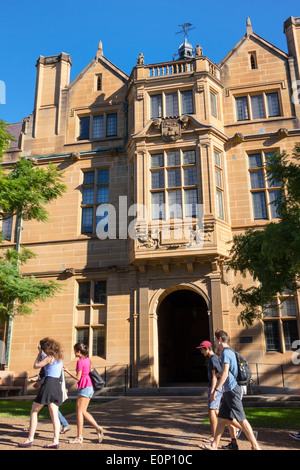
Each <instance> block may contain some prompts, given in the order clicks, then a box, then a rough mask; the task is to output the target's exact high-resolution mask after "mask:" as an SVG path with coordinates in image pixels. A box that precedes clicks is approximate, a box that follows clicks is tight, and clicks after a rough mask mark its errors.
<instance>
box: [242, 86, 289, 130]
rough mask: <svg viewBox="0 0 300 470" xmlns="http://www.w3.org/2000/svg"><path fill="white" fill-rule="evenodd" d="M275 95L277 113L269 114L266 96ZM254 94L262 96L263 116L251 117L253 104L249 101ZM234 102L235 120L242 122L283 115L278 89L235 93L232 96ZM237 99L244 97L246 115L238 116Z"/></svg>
mask: <svg viewBox="0 0 300 470" xmlns="http://www.w3.org/2000/svg"><path fill="white" fill-rule="evenodd" d="M273 94H274V95H275V94H276V95H277V103H278V108H279V114H274V115H270V110H269V107H268V96H269V95H273ZM255 96H260V97H262V105H263V111H264V116H260V117H255V118H253V105H252V102H251V97H255ZM233 97H234V104H235V108H234V109H235V121H236V122H239V123H242V122H248V121H261V120H265V119H274V118H275V119H277V118H280V117H282V116H283V107H282V101H281V93H280V89H279V88H276V89H269V90H257V91H251V92H249V93H247V92H246V93H238V94H235V95H234V96H233ZM239 99H246V108H245V109H246V115H247V117H245V118H241V119H239V116H238V108H237V106H238V105H237V103H238V101H237V100H239Z"/></svg>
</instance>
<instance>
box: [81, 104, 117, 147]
mask: <svg viewBox="0 0 300 470" xmlns="http://www.w3.org/2000/svg"><path fill="white" fill-rule="evenodd" d="M112 115H113V116H115V119H116V126H115V128H116V132H115V133H113V134H108V133H107V132H108V116H112ZM96 116H103V135H102V136H96V137H95V136H94V126H93V124H94V123H93V120H94V117H96ZM88 118H89V120H88V123H89V124H88V129H89V130H88V137H87V135H86V134H84V135H83V137H81V135H80V124H81V122H82V121H81V120H82V119H88ZM77 119H78V126H77V140H78V141H87V140H91V141H97V140H103V139H105V140H107V139H111V138H116V137H118V135H119V113H118V110H110V111H101V112H100V111H99V112H94V113H90V114H85V113H83V114H78V115H77Z"/></svg>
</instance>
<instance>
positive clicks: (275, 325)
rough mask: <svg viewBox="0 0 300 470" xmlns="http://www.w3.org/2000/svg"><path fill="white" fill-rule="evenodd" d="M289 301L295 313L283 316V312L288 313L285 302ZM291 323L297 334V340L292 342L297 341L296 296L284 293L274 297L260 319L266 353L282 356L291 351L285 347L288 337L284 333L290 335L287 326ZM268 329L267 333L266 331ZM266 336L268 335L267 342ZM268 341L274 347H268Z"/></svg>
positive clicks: (297, 313)
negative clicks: (272, 343)
mask: <svg viewBox="0 0 300 470" xmlns="http://www.w3.org/2000/svg"><path fill="white" fill-rule="evenodd" d="M289 301H290V302H291V303H292V304H293V306H294V312H295V313H294V314H290V315H288V314H285V310H286V312H287V313H288V308H287V302H289ZM289 313H290V312H289ZM291 322H293V326H294V328H295V329H296V330H297V332H298V336H297V338H294V339H293V341H296V340H299V339H300V334H299V333H300V332H299V309H298V302H297V295H296V294H290V293H287V292H284V293H282V294H281V295H277V296H276V300H275V302H274V304H272V305H270V307H269V309H268V310H267V311H266V312H265V313H264V317H263V319H262V323H263V332H264V341H265V351H266V353H274V352H275V353H282V354H284V353H286V352H288V351H292V348H291V347H287V345H288V341H287V340H289V337H286V333H288V334H289V333H290V332H289V331H288V329H287V325H288V323H291ZM268 328H269V331H267V329H268ZM267 334H269V342H268V338H267ZM270 340H271V341H273V342H274V347H271V346H270ZM268 343H269V344H268ZM276 343H277V344H276Z"/></svg>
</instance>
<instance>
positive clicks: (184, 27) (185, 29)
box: [175, 22, 196, 39]
mask: <svg viewBox="0 0 300 470" xmlns="http://www.w3.org/2000/svg"><path fill="white" fill-rule="evenodd" d="M178 26H181V28H182V31H178V33H175V34H184V38H185V39H186V38H187V36H188V31H191V29H196V27H195V26H193V25H192V24H191V23H186V22H184V23H183V24H179V25H178ZM192 26H193V27H192Z"/></svg>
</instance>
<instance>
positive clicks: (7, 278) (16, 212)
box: [0, 121, 66, 320]
mask: <svg viewBox="0 0 300 470" xmlns="http://www.w3.org/2000/svg"><path fill="white" fill-rule="evenodd" d="M12 140H14V138H13V137H12V135H11V134H10V133H9V131H8V128H7V124H6V123H5V121H0V164H1V161H2V159H3V156H4V155H5V152H6V150H7V149H8V148H9V146H10V142H11V141H12ZM62 178H63V175H62V172H61V171H59V170H58V169H57V168H56V167H55V166H54V165H53V164H49V166H48V167H47V168H40V167H39V166H36V165H35V164H34V162H32V161H29V160H27V159H25V158H19V160H18V161H17V162H16V163H14V164H13V165H12V166H11V168H9V169H8V170H7V169H5V168H4V166H3V165H1V166H0V221H1V220H2V221H3V220H5V219H7V218H8V217H12V216H15V217H16V220H20V218H22V219H23V220H36V221H39V222H46V221H48V212H47V210H46V208H45V206H46V205H47V204H49V203H50V202H51V201H53V200H54V199H57V198H58V197H61V196H62V194H63V193H64V192H65V190H66V187H65V185H64V184H63V182H62V181H63V179H62ZM4 240H5V236H4V235H3V233H2V232H0V243H3V241H4ZM34 257H35V254H34V253H33V252H32V251H30V250H28V249H27V248H25V247H23V246H21V247H20V250H16V249H15V248H13V249H6V250H5V249H4V247H3V248H2V250H1V252H0V318H1V319H2V320H7V319H8V318H9V317H10V316H12V315H25V314H27V315H28V314H31V313H32V312H33V308H34V305H35V302H36V301H44V300H46V299H47V298H48V297H51V296H54V295H55V294H56V293H58V292H59V291H60V286H59V284H58V283H57V282H55V281H48V282H44V281H42V280H40V279H37V278H36V277H34V276H27V275H23V274H22V272H21V269H20V268H21V267H22V265H24V264H25V263H26V262H27V261H28V260H29V259H32V258H34Z"/></svg>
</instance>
